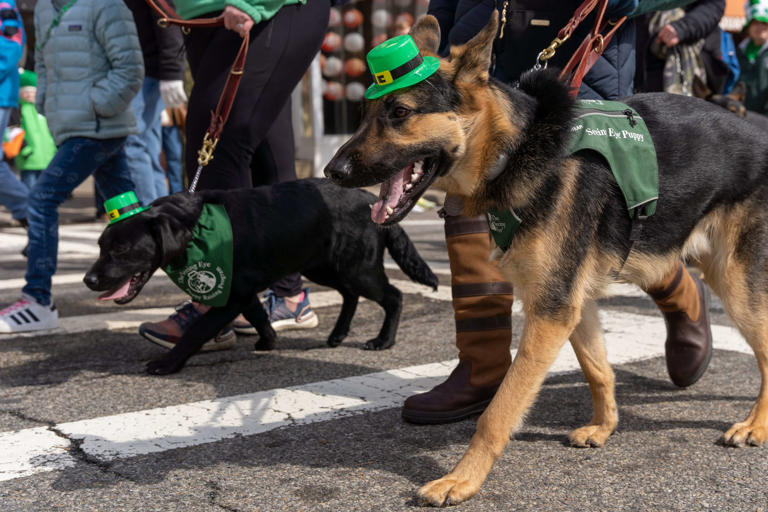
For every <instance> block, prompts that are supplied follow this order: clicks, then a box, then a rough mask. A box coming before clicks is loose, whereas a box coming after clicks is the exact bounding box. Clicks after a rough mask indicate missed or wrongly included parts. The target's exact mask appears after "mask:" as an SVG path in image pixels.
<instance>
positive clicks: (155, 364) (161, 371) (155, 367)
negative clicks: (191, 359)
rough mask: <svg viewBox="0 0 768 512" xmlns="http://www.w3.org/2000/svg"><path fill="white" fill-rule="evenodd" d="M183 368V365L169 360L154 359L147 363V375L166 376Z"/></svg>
mask: <svg viewBox="0 0 768 512" xmlns="http://www.w3.org/2000/svg"><path fill="white" fill-rule="evenodd" d="M183 367H184V363H183V362H182V363H179V362H177V361H173V360H170V359H166V358H162V359H155V360H154V361H150V362H148V363H147V373H148V374H150V375H168V374H170V373H176V372H178V371H179V370H181V369H182V368H183Z"/></svg>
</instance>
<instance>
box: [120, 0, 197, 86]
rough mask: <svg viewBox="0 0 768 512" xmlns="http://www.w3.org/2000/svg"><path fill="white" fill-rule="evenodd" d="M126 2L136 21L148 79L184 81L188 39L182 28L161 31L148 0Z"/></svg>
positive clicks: (126, 0) (129, 0)
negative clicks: (185, 46) (185, 47)
mask: <svg viewBox="0 0 768 512" xmlns="http://www.w3.org/2000/svg"><path fill="white" fill-rule="evenodd" d="M124 1H125V5H127V6H128V8H129V9H130V10H131V12H132V13H133V19H134V21H135V22H136V31H137V32H138V33H139V43H140V44H141V52H142V54H143V55H144V70H145V74H146V76H149V77H152V78H156V79H158V80H183V79H184V69H185V67H184V64H185V63H184V61H185V59H184V53H183V50H182V47H183V44H184V40H183V38H182V35H181V30H179V27H175V26H171V27H168V28H161V27H160V26H159V25H158V24H157V19H158V17H157V15H156V14H155V12H154V11H153V10H152V9H151V8H150V7H149V5H147V3H146V2H145V1H144V0H124Z"/></svg>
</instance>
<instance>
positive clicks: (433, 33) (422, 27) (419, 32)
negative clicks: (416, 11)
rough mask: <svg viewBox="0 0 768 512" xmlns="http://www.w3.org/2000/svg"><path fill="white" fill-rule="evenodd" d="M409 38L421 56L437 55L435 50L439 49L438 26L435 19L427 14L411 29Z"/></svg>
mask: <svg viewBox="0 0 768 512" xmlns="http://www.w3.org/2000/svg"><path fill="white" fill-rule="evenodd" d="M410 36H411V37H412V38H413V40H414V41H415V42H416V46H418V47H419V50H421V53H422V54H424V55H437V49H438V48H439V47H440V25H439V24H438V23H437V18H435V17H434V16H432V15H429V14H428V15H426V16H422V17H421V18H419V20H418V21H417V22H416V24H415V25H414V26H413V28H411V31H410Z"/></svg>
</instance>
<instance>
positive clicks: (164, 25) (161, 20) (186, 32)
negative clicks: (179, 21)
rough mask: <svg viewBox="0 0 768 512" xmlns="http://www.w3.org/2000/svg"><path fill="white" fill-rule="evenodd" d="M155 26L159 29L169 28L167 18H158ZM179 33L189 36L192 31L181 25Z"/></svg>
mask: <svg viewBox="0 0 768 512" xmlns="http://www.w3.org/2000/svg"><path fill="white" fill-rule="evenodd" d="M157 24H158V26H159V27H160V28H168V27H169V26H170V23H168V18H159V19H158V20H157ZM180 28H181V32H182V33H183V34H184V35H189V32H190V31H191V30H192V29H191V28H190V27H187V26H186V25H182V26H181V27H180Z"/></svg>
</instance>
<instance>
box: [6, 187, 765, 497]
mask: <svg viewBox="0 0 768 512" xmlns="http://www.w3.org/2000/svg"><path fill="white" fill-rule="evenodd" d="M65 206H67V207H68V208H70V209H69V210H67V211H66V212H65V215H64V219H63V220H64V222H65V225H64V226H63V227H62V230H61V232H62V236H61V244H60V248H61V258H60V264H59V274H58V275H57V280H56V281H55V284H54V294H55V299H56V303H57V306H58V307H59V310H60V314H61V316H62V328H60V329H59V330H58V331H53V332H50V333H44V334H36V335H32V336H15V337H14V336H0V510H2V511H4V512H10V511H38V510H39V511H52V510H77V511H80V510H93V511H113V510H126V511H134V510H135V511H138V510H142V511H143V510H174V511H175V510H179V511H181V510H184V511H217V510H227V511H255V510H258V511H278V510H305V511H308V510H313V511H314V510H318V511H342V510H343V511H347V510H349V511H377V512H381V511H390V510H391V511H403V510H406V511H407V510H415V509H419V508H420V504H419V503H418V501H417V500H416V499H415V490H416V489H417V488H418V487H419V486H420V485H422V484H423V483H425V482H427V481H429V480H432V479H435V478H438V477H440V476H442V475H443V474H444V473H445V472H447V471H449V470H450V469H451V468H452V467H453V465H454V464H455V463H456V462H457V461H458V458H459V457H460V456H461V454H462V453H463V452H464V449H465V448H466V446H467V443H468V442H469V439H470V437H471V435H472V433H473V431H474V427H475V422H476V420H475V419H471V420H467V421H463V422H459V423H454V424H450V425H435V426H415V425H410V424H407V423H404V422H403V421H402V420H401V418H400V405H401V404H402V401H403V399H404V398H405V397H406V396H408V395H409V394H411V393H413V392H415V391H417V390H425V389H429V388H430V387H431V386H433V385H434V384H436V383H438V382H440V381H441V380H442V379H443V378H444V376H445V375H446V374H447V373H448V372H449V371H450V370H451V368H452V366H453V364H454V363H455V362H454V361H453V359H454V358H455V357H456V349H455V347H454V334H453V316H452V309H451V304H450V285H449V276H448V274H447V272H446V269H447V256H446V253H445V245H444V241H443V237H442V227H441V224H440V221H439V219H437V216H436V215H435V212H434V210H433V211H430V212H425V213H421V214H415V215H412V216H411V217H409V220H408V222H406V224H405V225H406V229H407V231H408V232H409V234H410V235H411V237H412V239H413V240H414V241H415V242H416V244H417V247H418V248H419V251H420V252H421V254H422V255H423V256H424V257H425V258H426V259H428V261H429V262H430V264H431V265H432V267H433V269H435V270H436V272H439V273H440V281H441V285H442V286H441V288H440V289H439V290H438V292H437V293H432V292H430V291H429V290H427V289H426V288H424V287H421V286H418V285H414V284H412V283H408V282H407V280H406V277H405V276H404V275H403V274H402V273H401V272H400V271H399V270H397V269H395V268H390V269H389V270H388V274H389V275H390V278H391V279H392V280H393V282H394V283H395V284H396V285H397V286H398V287H400V288H401V289H403V290H404V292H405V295H404V312H403V316H402V321H401V326H400V330H399V333H398V342H397V344H396V346H395V347H394V348H393V349H391V350H388V351H384V352H368V351H364V350H361V347H362V346H363V344H364V343H365V341H366V340H367V339H369V338H371V337H373V336H374V335H375V334H376V332H377V331H378V328H379V326H380V322H381V321H382V319H383V314H382V312H381V310H380V309H379V308H378V306H376V305H375V304H372V303H370V302H362V303H361V304H360V307H359V309H358V313H357V316H356V317H355V319H354V321H353V324H352V328H353V331H352V333H351V335H350V337H349V338H348V339H347V340H346V341H345V342H344V343H343V344H342V345H341V346H340V347H338V348H335V349H331V348H328V347H327V346H326V345H325V338H326V336H327V335H328V334H329V333H330V330H331V327H332V325H333V322H334V320H335V317H336V315H337V314H338V311H339V307H340V301H339V297H338V295H336V294H335V292H333V291H330V290H327V289H324V288H322V287H319V286H316V285H313V284H311V283H310V287H311V290H312V291H311V294H310V297H311V299H312V301H313V304H315V309H316V311H317V314H318V315H319V317H320V325H319V327H318V328H317V329H314V330H311V331H298V332H297V331H292V332H286V333H284V334H283V335H282V336H281V340H280V342H279V344H278V348H277V350H275V351H273V352H271V353H266V354H254V353H253V352H252V350H251V348H252V343H253V340H252V339H250V338H248V337H239V338H238V343H237V345H236V347H235V348H234V349H232V350H228V351H222V352H215V353H206V354H200V355H197V356H195V357H194V358H193V359H191V360H190V361H189V363H188V365H187V367H186V368H185V369H184V370H183V371H181V372H180V373H178V374H175V375H172V376H168V377H152V376H149V375H147V374H145V373H144V365H145V364H146V362H147V361H149V360H151V359H152V358H156V357H159V356H161V355H162V353H163V349H162V348H160V347H157V346H155V345H152V344H150V343H148V342H146V341H144V340H143V339H142V338H141V337H140V336H139V335H138V334H137V332H136V326H137V325H138V323H139V322H141V321H144V320H147V319H150V318H162V317H163V316H164V315H166V314H167V313H168V312H169V311H171V308H172V307H173V305H175V304H177V303H179V302H181V301H182V300H183V298H184V297H183V295H182V294H181V293H180V292H179V291H178V290H177V289H176V288H175V287H174V286H173V285H172V284H171V283H170V281H168V280H167V279H165V278H163V277H162V276H157V277H155V278H153V280H152V282H151V283H150V284H149V285H148V287H147V288H146V289H145V290H144V292H143V293H142V295H141V296H139V297H138V298H137V299H136V300H135V301H134V302H132V303H131V304H129V305H127V306H125V307H120V306H116V305H114V304H111V303H110V304H104V303H99V302H98V301H97V300H96V297H95V294H94V293H92V292H90V291H88V290H87V289H86V288H85V287H84V286H83V285H82V284H81V283H80V279H81V278H82V275H83V273H84V271H85V269H86V268H87V267H88V265H89V264H90V263H91V262H92V261H93V259H94V254H95V239H96V238H97V237H98V234H99V232H100V230H101V229H102V225H101V224H98V223H93V222H88V223H82V222H81V221H85V220H88V221H90V220H91V219H92V216H93V214H92V212H91V211H90V210H88V208H89V204H88V198H87V193H85V194H76V197H75V198H74V199H73V200H72V201H71V202H69V203H68V204H67V205H65ZM6 220H7V218H6ZM0 225H3V218H2V217H0ZM4 225H5V227H3V228H2V229H0V261H2V265H1V266H0V306H5V305H7V304H8V303H10V302H12V301H13V300H15V298H16V297H17V295H18V291H19V289H20V286H21V281H20V279H21V278H22V277H23V274H24V269H25V260H24V259H23V258H22V257H21V256H20V255H18V251H19V250H20V248H21V247H22V246H23V242H24V234H23V231H22V230H21V229H20V228H14V227H12V226H10V223H8V222H5V224H4ZM602 306H603V311H604V313H603V317H602V319H603V323H604V325H605V328H606V333H607V334H606V339H607V342H608V345H609V356H610V358H611V360H612V361H613V362H614V369H615V371H616V376H617V380H616V383H617V400H618V403H619V413H620V424H619V427H618V430H617V431H616V433H614V435H613V436H612V437H611V438H610V439H609V441H608V443H607V444H606V446H605V447H603V448H599V449H576V448H571V447H569V446H567V444H566V442H565V439H566V435H567V433H568V432H569V431H570V430H571V429H573V428H576V427H578V426H581V425H583V424H585V423H587V422H588V421H589V419H590V416H591V401H590V393H589V390H588V388H587V386H586V383H585V381H584V378H583V376H582V375H581V372H580V371H579V370H578V369H577V367H576V365H575V363H574V361H573V356H572V353H571V352H570V348H567V347H566V348H565V349H564V350H563V354H562V358H561V359H560V360H558V363H557V364H556V366H555V368H553V371H552V372H551V373H550V375H549V377H548V379H547V380H546V382H545V385H544V387H543V389H542V391H541V393H540V396H539V398H538V401H537V402H536V404H535V406H534V407H533V409H532V410H531V412H530V414H529V415H528V417H527V419H526V421H525V423H524V425H522V427H521V428H520V430H519V431H518V432H517V433H516V434H515V435H514V437H513V438H512V439H511V441H510V443H509V444H508V446H507V449H506V451H505V452H504V454H503V455H502V457H501V458H500V459H499V460H498V461H497V463H496V465H495V466H494V468H493V470H492V472H491V474H490V476H489V478H488V480H487V481H486V483H485V485H484V486H483V488H482V489H481V491H480V492H479V493H478V495H477V496H475V497H474V498H472V499H471V500H470V501H468V502H466V503H465V504H462V505H459V506H457V507H455V509H456V510H462V511H463V510H467V511H489V510H504V511H511V510H525V511H582V510H583V511H587V510H589V511H593V510H600V511H602V510H605V511H635V510H636V511H690V510H696V511H698V510H712V511H765V510H768V490H767V484H766V475H768V452H766V449H764V448H754V447H753V448H740V449H737V448H729V447H726V446H724V445H723V444H722V443H721V442H720V441H719V439H720V436H721V434H722V432H723V431H725V430H726V429H727V428H728V427H729V426H730V425H731V424H732V423H733V422H735V421H739V420H741V419H743V418H744V417H745V416H746V415H747V414H748V412H749V409H750V407H751V405H752V403H753V401H754V399H755V397H756V394H757V391H758V389H759V385H760V384H759V383H760V381H759V373H758V371H757V367H756V364H755V361H754V357H753V356H752V355H751V354H750V353H749V350H748V348H747V347H746V345H745V344H744V343H743V341H742V340H740V337H739V336H738V335H736V334H734V332H733V330H732V329H731V328H729V327H728V325H729V323H728V320H727V318H726V317H725V315H724V314H723V311H722V306H721V305H720V303H719V302H717V301H715V302H714V304H713V311H712V321H713V324H715V326H716V327H715V338H716V347H717V350H716V351H715V354H714V356H713V359H712V363H711V365H710V368H709V370H708V371H707V373H706V374H705V375H704V377H703V378H702V380H701V381H700V382H699V383H697V384H696V385H695V386H693V387H691V388H689V389H685V390H680V389H677V388H675V387H674V386H673V385H672V384H671V383H670V381H669V379H668V378H667V375H666V368H665V361H664V357H663V336H664V334H663V333H664V326H663V321H662V319H661V316H660V315H659V314H658V312H657V311H656V309H655V306H654V305H653V304H652V302H651V301H650V300H649V299H647V298H646V297H644V296H643V295H642V293H638V292H637V291H635V290H632V289H630V288H628V287H619V288H617V289H616V290H615V294H614V295H613V296H611V297H609V298H606V299H604V300H602ZM518 311H519V308H518V309H516V312H515V313H514V318H513V325H514V336H513V343H512V348H513V349H514V348H515V347H516V346H517V342H518V340H519V335H520V328H521V325H522V317H521V315H520V313H519V312H518Z"/></svg>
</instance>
